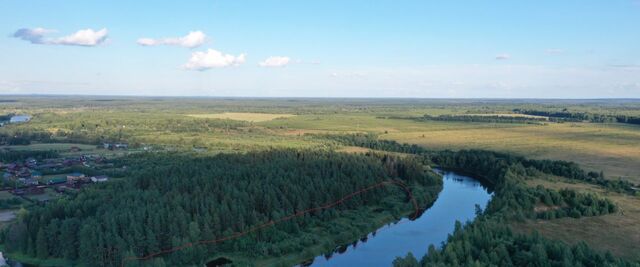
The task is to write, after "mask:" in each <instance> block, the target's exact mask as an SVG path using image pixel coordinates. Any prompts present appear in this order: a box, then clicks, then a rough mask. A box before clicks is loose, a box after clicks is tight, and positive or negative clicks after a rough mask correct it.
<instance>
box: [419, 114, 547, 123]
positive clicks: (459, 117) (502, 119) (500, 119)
mask: <svg viewBox="0 0 640 267" xmlns="http://www.w3.org/2000/svg"><path fill="white" fill-rule="evenodd" d="M414 120H416V121H463V122H486V123H528V124H542V123H544V122H546V121H547V119H546V118H541V117H540V118H538V117H525V116H504V115H468V114H456V115H448V114H447V115H439V116H432V115H424V116H422V117H415V118H414Z"/></svg>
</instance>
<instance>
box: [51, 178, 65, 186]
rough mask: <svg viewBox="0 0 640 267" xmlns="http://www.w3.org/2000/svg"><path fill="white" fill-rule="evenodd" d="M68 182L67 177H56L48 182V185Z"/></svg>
mask: <svg viewBox="0 0 640 267" xmlns="http://www.w3.org/2000/svg"><path fill="white" fill-rule="evenodd" d="M66 182H67V177H54V178H50V179H48V180H47V184H48V185H52V184H62V183H66Z"/></svg>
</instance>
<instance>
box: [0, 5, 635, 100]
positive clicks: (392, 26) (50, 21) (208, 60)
mask: <svg viewBox="0 0 640 267" xmlns="http://www.w3.org/2000/svg"><path fill="white" fill-rule="evenodd" d="M0 33H2V34H1V35H0V94H96V95H182V96H268V97H273V96H296V97H424V98H429V97H474V98H477V97H501V98H502V97H504V98H519V97H535V98H614V97H615V98H617V97H633V98H638V97H640V0H608V1H604V0H602V1H596V0H563V1H557V0H538V1H512V0H511V1H427V0H421V1H409V0H407V1H374V0H368V1H355V0H353V1H344V0H343V1H333V0H323V1H311V0H309V1H284V0H282V1H268V0H264V1H167V2H158V1H53V0H52V1H30V0H21V1H9V0H0ZM143 38H145V39H143Z"/></svg>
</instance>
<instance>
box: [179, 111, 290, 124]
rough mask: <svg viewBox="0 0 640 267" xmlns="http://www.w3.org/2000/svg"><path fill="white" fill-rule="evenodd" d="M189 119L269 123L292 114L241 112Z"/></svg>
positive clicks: (203, 115)
mask: <svg viewBox="0 0 640 267" xmlns="http://www.w3.org/2000/svg"><path fill="white" fill-rule="evenodd" d="M187 116H189V117H194V118H200V119H228V120H236V121H249V122H261V121H270V120H274V119H279V118H289V117H293V116H295V115H293V114H275V113H243V112H224V113H214V114H189V115H187Z"/></svg>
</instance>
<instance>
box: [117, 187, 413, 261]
mask: <svg viewBox="0 0 640 267" xmlns="http://www.w3.org/2000/svg"><path fill="white" fill-rule="evenodd" d="M387 185H397V186H399V187H400V188H401V189H402V190H404V191H405V192H406V193H407V195H408V196H409V198H410V199H411V202H412V203H413V207H414V208H415V212H414V214H413V217H412V218H411V220H413V219H416V218H417V217H418V215H419V214H420V207H419V206H418V202H417V201H416V199H415V198H414V197H413V194H411V190H410V189H409V187H407V185H405V184H404V183H403V182H401V181H394V180H392V181H384V182H380V183H377V184H374V185H371V186H368V187H366V188H363V189H360V190H358V191H355V192H353V193H351V194H348V195H346V196H344V197H342V198H341V199H339V200H338V201H335V202H332V203H328V204H325V205H322V206H319V207H315V208H310V209H306V210H303V211H298V212H296V213H294V214H291V215H289V216H286V217H282V218H280V219H277V220H275V221H268V222H266V223H263V224H259V225H257V226H254V227H252V228H249V229H248V230H245V231H242V232H237V233H234V234H232V235H229V236H225V237H222V238H218V239H212V240H199V241H195V242H189V243H185V244H183V245H181V246H178V247H173V248H169V249H165V250H161V251H158V252H155V253H151V254H148V255H146V256H142V257H127V258H124V259H123V260H122V265H121V267H124V265H125V264H126V262H127V261H134V260H149V259H152V258H155V257H157V256H160V255H163V254H169V253H173V252H176V251H179V250H183V249H185V248H190V247H193V246H197V245H203V244H216V243H221V242H224V241H227V240H231V239H236V238H240V237H242V236H245V235H247V234H250V233H253V232H256V231H258V230H261V229H264V228H267V227H269V226H273V225H275V224H278V223H281V222H285V221H288V220H291V219H294V218H297V217H300V216H303V215H305V214H307V213H310V212H314V211H319V210H325V209H330V208H333V207H334V206H337V205H340V204H342V203H343V202H345V201H347V200H349V199H351V198H353V197H354V196H357V195H359V194H362V193H365V192H368V191H371V190H373V189H376V188H378V187H382V186H387Z"/></svg>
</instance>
